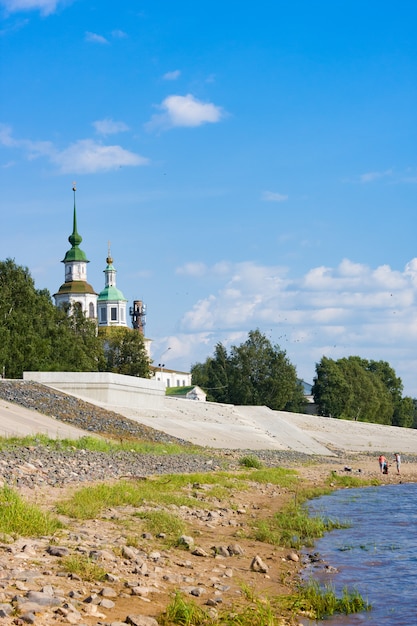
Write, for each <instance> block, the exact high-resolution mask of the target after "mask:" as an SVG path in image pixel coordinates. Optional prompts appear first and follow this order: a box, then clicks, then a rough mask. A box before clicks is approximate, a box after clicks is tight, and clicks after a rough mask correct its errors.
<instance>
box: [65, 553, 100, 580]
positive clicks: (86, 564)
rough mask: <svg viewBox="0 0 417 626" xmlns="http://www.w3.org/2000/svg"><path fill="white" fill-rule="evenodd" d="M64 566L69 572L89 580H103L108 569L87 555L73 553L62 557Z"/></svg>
mask: <svg viewBox="0 0 417 626" xmlns="http://www.w3.org/2000/svg"><path fill="white" fill-rule="evenodd" d="M62 568H63V570H64V571H65V572H68V573H69V574H75V575H77V576H79V577H80V578H81V579H82V580H85V581H87V582H96V581H100V582H103V581H104V580H106V570H105V569H103V568H102V567H100V565H98V564H97V563H95V562H94V561H93V560H92V559H90V558H88V557H87V556H85V555H82V554H81V555H78V554H77V555H76V554H74V555H71V556H67V557H64V558H63V559H62Z"/></svg>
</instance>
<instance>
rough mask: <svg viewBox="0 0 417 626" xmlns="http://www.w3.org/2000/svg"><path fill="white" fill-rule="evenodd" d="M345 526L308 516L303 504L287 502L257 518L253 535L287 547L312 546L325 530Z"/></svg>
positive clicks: (322, 518)
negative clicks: (270, 513)
mask: <svg viewBox="0 0 417 626" xmlns="http://www.w3.org/2000/svg"><path fill="white" fill-rule="evenodd" d="M336 528H346V524H344V523H341V522H339V521H337V520H331V519H328V518H324V517H320V516H317V517H310V516H309V514H308V511H307V509H306V507H305V505H304V504H297V503H295V502H291V503H289V504H288V505H287V506H286V507H284V508H283V509H282V510H281V511H278V512H277V513H275V514H274V515H273V516H272V517H270V518H268V519H262V520H257V521H256V522H255V524H254V536H255V539H257V540H258V541H263V542H265V543H270V544H272V545H277V546H283V547H287V548H295V549H300V548H301V547H302V546H312V545H314V542H315V540H316V539H318V538H320V537H322V536H323V535H324V533H325V532H329V531H330V530H334V529H336Z"/></svg>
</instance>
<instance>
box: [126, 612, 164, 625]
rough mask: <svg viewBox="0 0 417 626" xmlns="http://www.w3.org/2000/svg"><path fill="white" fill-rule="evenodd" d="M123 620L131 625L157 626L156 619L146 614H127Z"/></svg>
mask: <svg viewBox="0 0 417 626" xmlns="http://www.w3.org/2000/svg"><path fill="white" fill-rule="evenodd" d="M125 622H126V624H132V626H158V622H157V621H156V619H155V618H153V617H148V616H147V615H128V616H127V617H126V620H125Z"/></svg>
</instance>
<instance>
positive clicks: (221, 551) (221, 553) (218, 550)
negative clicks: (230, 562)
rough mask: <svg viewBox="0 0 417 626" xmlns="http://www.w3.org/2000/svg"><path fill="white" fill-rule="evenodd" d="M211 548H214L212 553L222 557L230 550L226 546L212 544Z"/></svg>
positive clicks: (226, 555) (228, 554) (228, 553)
mask: <svg viewBox="0 0 417 626" xmlns="http://www.w3.org/2000/svg"><path fill="white" fill-rule="evenodd" d="M212 550H214V553H215V554H217V556H224V557H229V556H230V552H229V550H228V548H226V546H213V547H212Z"/></svg>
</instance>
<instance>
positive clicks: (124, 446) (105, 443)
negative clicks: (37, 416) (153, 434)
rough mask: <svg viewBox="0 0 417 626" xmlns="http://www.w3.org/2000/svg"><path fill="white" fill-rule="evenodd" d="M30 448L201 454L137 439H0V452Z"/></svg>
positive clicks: (194, 447)
mask: <svg viewBox="0 0 417 626" xmlns="http://www.w3.org/2000/svg"><path fill="white" fill-rule="evenodd" d="M22 446H23V447H30V446H44V447H47V448H49V449H51V450H88V451H92V452H103V453H111V452H134V453H136V454H157V455H162V454H202V448H199V447H197V446H190V445H187V446H185V445H184V446H182V445H180V444H176V443H156V442H155V443H153V442H149V441H139V440H137V439H123V440H119V441H116V440H115V439H105V438H102V437H91V436H89V435H86V436H85V437H80V438H79V439H51V438H50V437H47V436H46V435H42V434H40V435H30V436H29V435H28V436H27V437H0V450H7V449H10V448H21V447H22Z"/></svg>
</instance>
